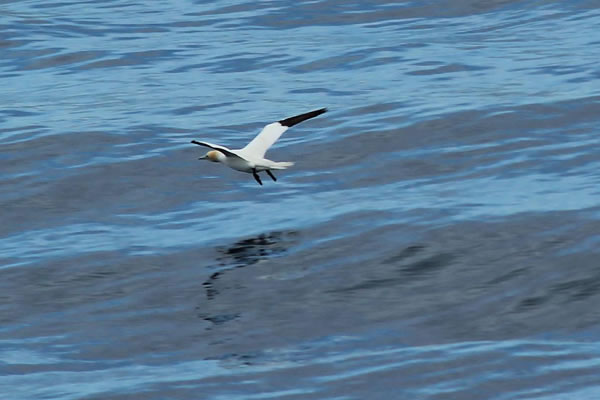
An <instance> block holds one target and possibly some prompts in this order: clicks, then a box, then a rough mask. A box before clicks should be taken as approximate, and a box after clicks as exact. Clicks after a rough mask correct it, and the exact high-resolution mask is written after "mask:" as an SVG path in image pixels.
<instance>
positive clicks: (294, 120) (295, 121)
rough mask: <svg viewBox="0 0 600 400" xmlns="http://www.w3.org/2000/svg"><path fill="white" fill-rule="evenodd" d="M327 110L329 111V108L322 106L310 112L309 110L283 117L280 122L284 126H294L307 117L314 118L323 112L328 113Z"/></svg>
mask: <svg viewBox="0 0 600 400" xmlns="http://www.w3.org/2000/svg"><path fill="white" fill-rule="evenodd" d="M326 112H327V108H320V109H318V110H314V111H310V112H307V113H304V114H300V115H296V116H294V117H290V118H286V119H282V120H281V121H279V123H280V124H281V125H283V126H287V127H288V128H291V127H292V126H294V125H296V124H299V123H300V122H302V121H306V120H307V119H311V118H314V117H316V116H318V115H321V114H323V113H326Z"/></svg>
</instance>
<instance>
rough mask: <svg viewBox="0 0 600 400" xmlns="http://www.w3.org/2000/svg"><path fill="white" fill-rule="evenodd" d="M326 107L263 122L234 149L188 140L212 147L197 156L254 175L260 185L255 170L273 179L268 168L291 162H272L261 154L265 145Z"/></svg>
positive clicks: (267, 146)
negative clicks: (251, 135) (262, 125)
mask: <svg viewBox="0 0 600 400" xmlns="http://www.w3.org/2000/svg"><path fill="white" fill-rule="evenodd" d="M326 111H327V109H326V108H321V109H319V110H315V111H310V112H307V113H305V114H300V115H296V116H295V117H290V118H286V119H282V120H281V121H278V122H273V123H271V124H269V125H266V126H265V127H264V128H263V130H262V131H260V133H259V134H258V135H256V137H255V138H254V139H252V141H251V142H250V143H248V144H247V145H246V147H244V148H242V149H238V150H231V149H228V148H227V147H225V146H219V145H217V144H211V143H208V142H199V141H197V140H192V143H194V144H197V145H200V146H205V147H210V148H211V149H212V150H210V151H209V152H208V153H206V154H205V155H204V156H202V157H200V158H199V160H209V161H212V162H220V163H223V164H225V165H227V166H228V167H229V168H233V169H235V170H238V171H242V172H247V173H251V174H252V176H254V179H256V182H258V183H259V184H260V185H262V181H261V180H260V177H259V176H258V173H259V172H261V171H266V172H267V174H268V175H269V176H270V177H271V179H273V180H274V181H276V180H277V178H275V175H273V173H272V172H271V171H272V170H274V169H286V168H287V167H291V166H292V165H294V163H293V162H287V161H283V162H276V161H271V160H267V159H266V158H264V156H265V153H266V152H267V150H268V149H269V147H271V146H272V145H273V143H275V142H276V141H277V139H279V137H280V136H281V134H282V133H283V132H285V131H286V130H287V129H288V128H291V127H292V126H294V125H296V124H299V123H300V122H302V121H306V120H307V119H310V118H314V117H316V116H317V115H321V114H323V113H324V112H326Z"/></svg>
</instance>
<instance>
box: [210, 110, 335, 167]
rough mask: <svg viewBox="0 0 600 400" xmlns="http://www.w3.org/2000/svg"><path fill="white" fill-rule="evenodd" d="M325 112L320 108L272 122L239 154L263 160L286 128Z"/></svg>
mask: <svg viewBox="0 0 600 400" xmlns="http://www.w3.org/2000/svg"><path fill="white" fill-rule="evenodd" d="M326 111H327V109H326V108H321V109H319V110H315V111H310V112H307V113H305V114H300V115H296V116H294V117H290V118H286V119H282V120H281V121H278V122H273V123H272V124H269V125H267V126H265V127H264V128H263V130H262V131H260V133H259V134H258V135H257V136H256V137H255V138H254V139H252V141H251V142H250V143H248V144H247V145H246V147H244V148H243V149H241V150H240V152H242V153H243V154H246V155H248V156H251V157H258V158H263V157H264V156H265V153H266V152H267V150H268V149H269V147H271V146H272V145H273V143H275V142H276V141H277V139H279V137H280V136H281V134H282V133H283V132H285V131H286V130H287V129H288V128H290V127H292V126H294V125H296V124H299V123H300V122H302V121H306V120H307V119H310V118H314V117H316V116H317V115H321V114H323V113H324V112H326ZM217 150H218V149H217Z"/></svg>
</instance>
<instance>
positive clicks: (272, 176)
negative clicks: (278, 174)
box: [267, 170, 277, 182]
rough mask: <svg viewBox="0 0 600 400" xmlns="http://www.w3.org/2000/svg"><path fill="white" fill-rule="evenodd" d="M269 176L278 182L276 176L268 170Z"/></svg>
mask: <svg viewBox="0 0 600 400" xmlns="http://www.w3.org/2000/svg"><path fill="white" fill-rule="evenodd" d="M267 174H268V175H269V176H270V177H271V179H273V180H274V181H275V182H277V178H275V175H273V174H272V173H271V171H269V170H267Z"/></svg>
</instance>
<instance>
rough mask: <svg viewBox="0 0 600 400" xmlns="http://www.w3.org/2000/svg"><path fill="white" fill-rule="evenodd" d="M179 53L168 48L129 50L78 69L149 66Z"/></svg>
mask: <svg viewBox="0 0 600 400" xmlns="http://www.w3.org/2000/svg"><path fill="white" fill-rule="evenodd" d="M177 54H178V51H177V50H166V49H163V50H148V51H136V52H129V53H124V54H121V55H120V56H119V57H118V58H109V59H106V60H100V61H94V62H91V63H87V64H84V65H82V66H80V67H78V69H80V70H89V69H96V68H112V67H124V66H138V67H139V66H147V65H150V64H154V63H156V62H160V61H161V60H170V59H172V58H174V57H177Z"/></svg>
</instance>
